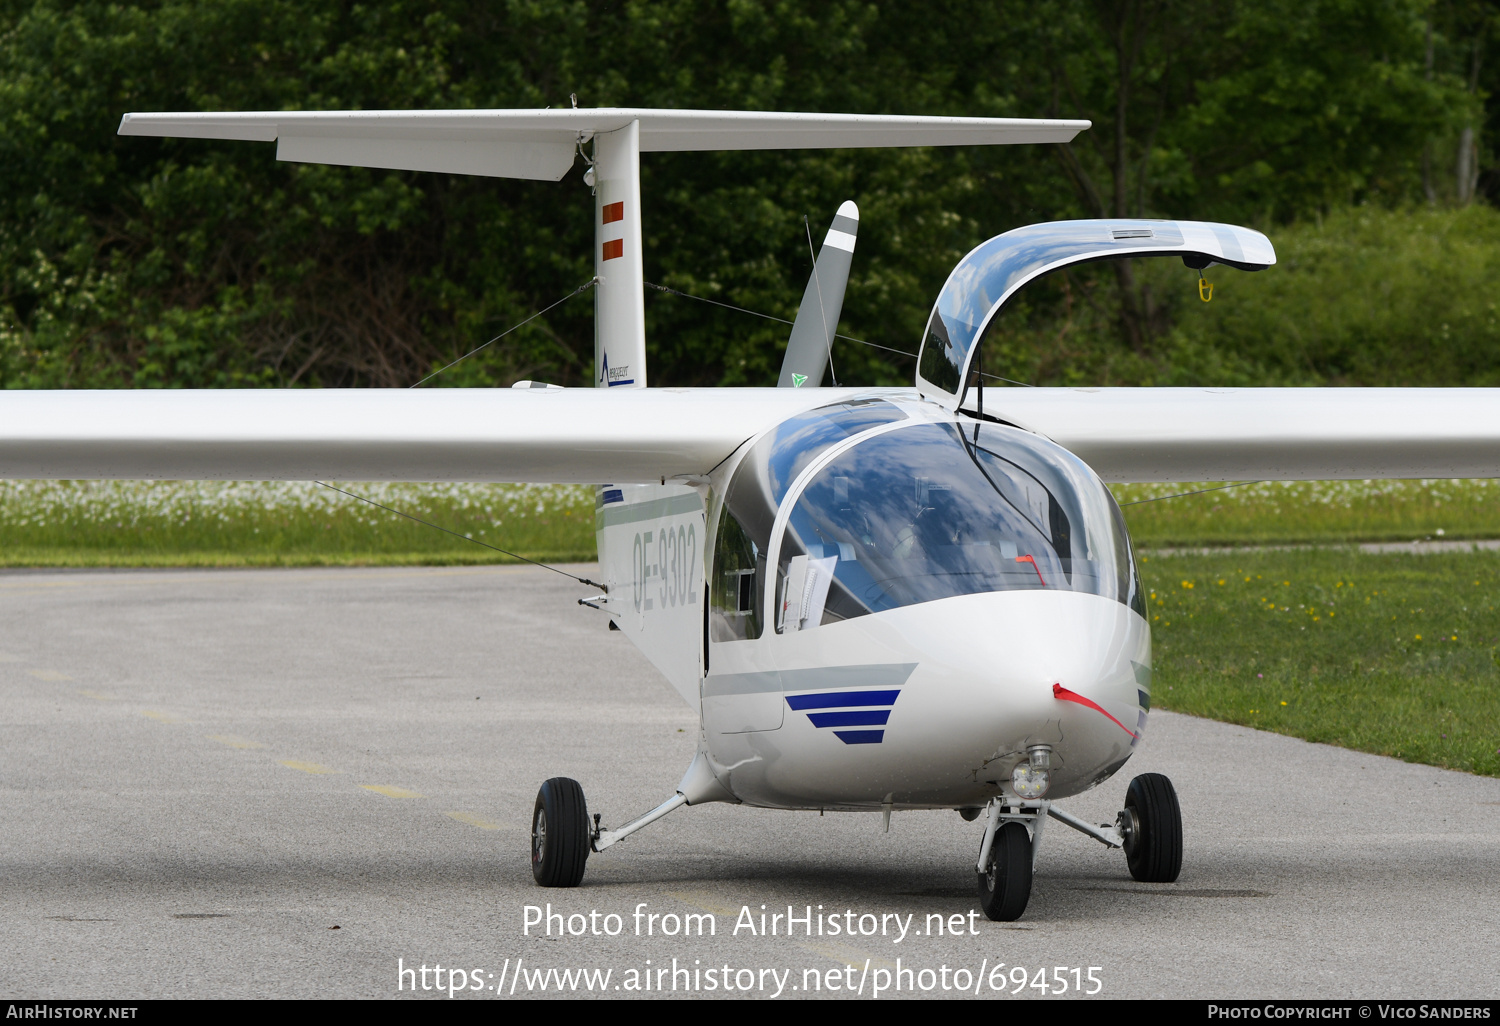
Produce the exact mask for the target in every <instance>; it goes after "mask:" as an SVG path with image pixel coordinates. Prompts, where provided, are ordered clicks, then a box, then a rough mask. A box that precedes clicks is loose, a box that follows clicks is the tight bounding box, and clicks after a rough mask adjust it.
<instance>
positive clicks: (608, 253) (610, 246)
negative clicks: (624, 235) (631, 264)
mask: <svg viewBox="0 0 1500 1026" xmlns="http://www.w3.org/2000/svg"><path fill="white" fill-rule="evenodd" d="M624 255H625V240H624V239H610V240H609V241H608V242H606V243H605V244H604V259H606V260H613V259H614V258H615V257H622V256H624Z"/></svg>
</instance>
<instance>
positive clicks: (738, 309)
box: [643, 281, 1036, 388]
mask: <svg viewBox="0 0 1500 1026" xmlns="http://www.w3.org/2000/svg"><path fill="white" fill-rule="evenodd" d="M643 284H645V286H646V287H647V288H650V289H656V290H657V291H658V292H665V293H667V294H669V295H673V296H681V297H682V298H683V299H694V300H697V301H698V302H700V303H710V304H712V305H714V306H722V307H723V308H724V309H726V310H733V311H734V312H735V313H742V314H749V315H750V316H751V317H762V318H765V319H766V320H768V321H776V322H778V323H780V324H791V323H792V322H791V321H789V320H787V319H786V318H785V317H777V316H776V315H774V314H768V313H761V312H760V311H759V310H747V309H745V308H744V307H743V306H735V305H734V304H733V303H721V302H719V301H718V300H717V299H709V298H708V297H706V296H695V295H693V294H692V293H691V292H683V291H682V290H680V289H674V288H669V287H667V286H666V285H658V284H656V283H655V282H651V281H648V282H644V283H643ZM833 337H834V338H841V339H843V340H844V341H845V342H855V343H857V344H859V345H862V346H869V347H870V348H871V349H880V350H883V351H884V352H887V353H893V354H895V355H896V356H904V357H906V358H907V359H908V360H915V359H916V358H917V354H916V353H908V352H907V351H906V350H905V349H893V348H891V347H890V346H883V345H881V344H880V343H879V342H870V341H867V340H866V339H862V338H855V337H854V336H853V335H844V334H841V333H839V332H834V333H833ZM829 363H830V366H831V365H832V360H830V361H829ZM984 376H985V377H987V378H989V379H990V380H991V381H1004V382H1006V383H1007V384H1010V385H1021V386H1023V387H1025V388H1035V387H1036V386H1035V385H1033V384H1032V383H1031V382H1029V381H1017V380H1016V379H1015V378H1002V377H1001V376H1000V375H998V374H990V373H988V372H985V374H984Z"/></svg>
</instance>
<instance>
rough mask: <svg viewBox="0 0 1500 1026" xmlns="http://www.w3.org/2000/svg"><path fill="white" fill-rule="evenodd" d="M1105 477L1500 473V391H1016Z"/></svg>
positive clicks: (1003, 394) (1032, 415)
mask: <svg viewBox="0 0 1500 1026" xmlns="http://www.w3.org/2000/svg"><path fill="white" fill-rule="evenodd" d="M984 406H985V412H986V413H988V414H993V415H996V416H999V417H1002V418H1004V419H1006V420H1010V421H1012V422H1014V423H1016V424H1018V425H1021V426H1024V427H1027V428H1030V429H1031V430H1034V431H1037V432H1040V433H1041V434H1044V435H1046V436H1048V437H1049V438H1051V439H1053V440H1054V441H1056V442H1058V443H1060V444H1061V445H1064V446H1066V447H1067V448H1068V449H1070V450H1072V451H1073V452H1074V453H1076V454H1077V455H1079V456H1080V457H1082V458H1083V459H1084V460H1085V461H1086V462H1087V463H1088V464H1089V465H1090V466H1092V467H1093V468H1094V470H1095V471H1096V472H1097V473H1098V474H1099V475H1100V476H1101V477H1102V478H1104V480H1106V481H1244V480H1250V479H1259V480H1267V481H1294V480H1318V479H1332V478H1344V479H1363V478H1421V477H1500V389H1494V388H1006V389H998V390H997V389H990V390H989V391H988V393H987V394H986V396H985V404H984Z"/></svg>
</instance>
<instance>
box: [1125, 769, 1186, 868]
mask: <svg viewBox="0 0 1500 1026" xmlns="http://www.w3.org/2000/svg"><path fill="white" fill-rule="evenodd" d="M1115 826H1116V829H1117V830H1119V832H1120V838H1121V840H1122V841H1123V842H1124V843H1123V845H1122V846H1123V847H1124V849H1125V862H1126V864H1127V865H1129V866H1130V875H1131V876H1133V877H1135V878H1136V879H1137V880H1139V881H1141V882H1142V883H1172V882H1173V881H1174V880H1176V879H1177V874H1179V873H1181V872H1182V808H1181V806H1179V805H1178V804H1177V789H1176V788H1174V787H1173V786H1172V781H1170V780H1168V779H1167V778H1166V777H1164V776H1162V775H1161V774H1160V773H1142V774H1141V775H1140V776H1138V777H1136V778H1135V779H1134V780H1132V781H1131V782H1130V788H1129V790H1127V791H1126V792H1125V808H1124V810H1123V811H1122V812H1121V813H1120V817H1119V819H1118V820H1116V822H1115Z"/></svg>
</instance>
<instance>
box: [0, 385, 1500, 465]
mask: <svg viewBox="0 0 1500 1026" xmlns="http://www.w3.org/2000/svg"><path fill="white" fill-rule="evenodd" d="M873 394H881V395H888V396H893V397H897V396H900V397H906V398H910V399H915V398H916V395H915V392H914V391H913V390H912V389H876V390H871V389H859V388H818V389H777V388H703V389H693V388H684V389H676V388H666V389H637V390H623V389H592V388H581V389H462V388H451V389H450V388H444V389H429V390H413V389H399V390H398V389H321V390H320V389H289V390H273V389H263V390H262V389H256V390H201V391H199V390H140V391H128V390H119V391H4V392H0V477H7V478H69V479H71V478H177V479H193V478H204V479H235V480H308V479H312V478H335V479H342V480H363V481H376V480H383V481H532V482H557V483H567V482H577V483H597V482H615V483H631V482H638V483H647V482H651V481H658V480H660V479H662V478H674V477H679V478H680V477H684V476H696V475H702V474H706V473H708V472H709V471H710V470H712V469H713V468H714V467H716V466H718V465H719V464H720V463H721V462H723V461H724V459H725V458H727V457H728V456H729V455H730V454H732V453H733V452H734V450H735V449H736V448H737V447H739V446H740V445H741V444H743V443H744V442H745V441H747V440H748V439H750V438H751V437H753V436H754V435H756V434H758V433H759V432H761V431H762V430H764V429H766V428H769V427H771V426H772V425H774V424H776V423H778V422H780V421H781V420H783V419H785V418H786V417H789V416H791V415H793V414H795V413H797V412H800V411H802V410H805V409H809V408H811V407H814V406H818V405H822V404H824V403H830V402H836V401H839V400H841V399H846V398H849V397H851V396H855V395H873ZM985 398H986V401H985V412H986V414H987V415H992V416H997V417H1000V418H1001V419H1004V420H1007V421H1010V422H1012V423H1015V424H1018V425H1020V426H1022V427H1026V428H1029V429H1031V430H1034V431H1037V432H1039V433H1041V434H1044V435H1046V436H1048V437H1050V438H1052V439H1053V440H1055V441H1057V442H1059V443H1061V444H1062V445H1064V446H1066V447H1067V448H1069V449H1071V450H1072V451H1073V452H1075V453H1077V454H1078V455H1079V456H1080V457H1082V458H1083V459H1084V460H1085V461H1087V462H1088V463H1089V464H1090V465H1091V466H1093V467H1094V469H1095V470H1096V471H1097V472H1098V473H1099V474H1100V475H1101V476H1102V477H1103V478H1104V479H1105V480H1107V481H1211V480H1245V479H1250V478H1257V479H1266V480H1297V479H1304V480H1305V479H1319V478H1413V477H1500V390H1497V389H1480V388H1243V389H1213V388H1101V389H1071V388H1031V389H1023V388H1007V389H990V390H988V392H987V393H986V397H985Z"/></svg>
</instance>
